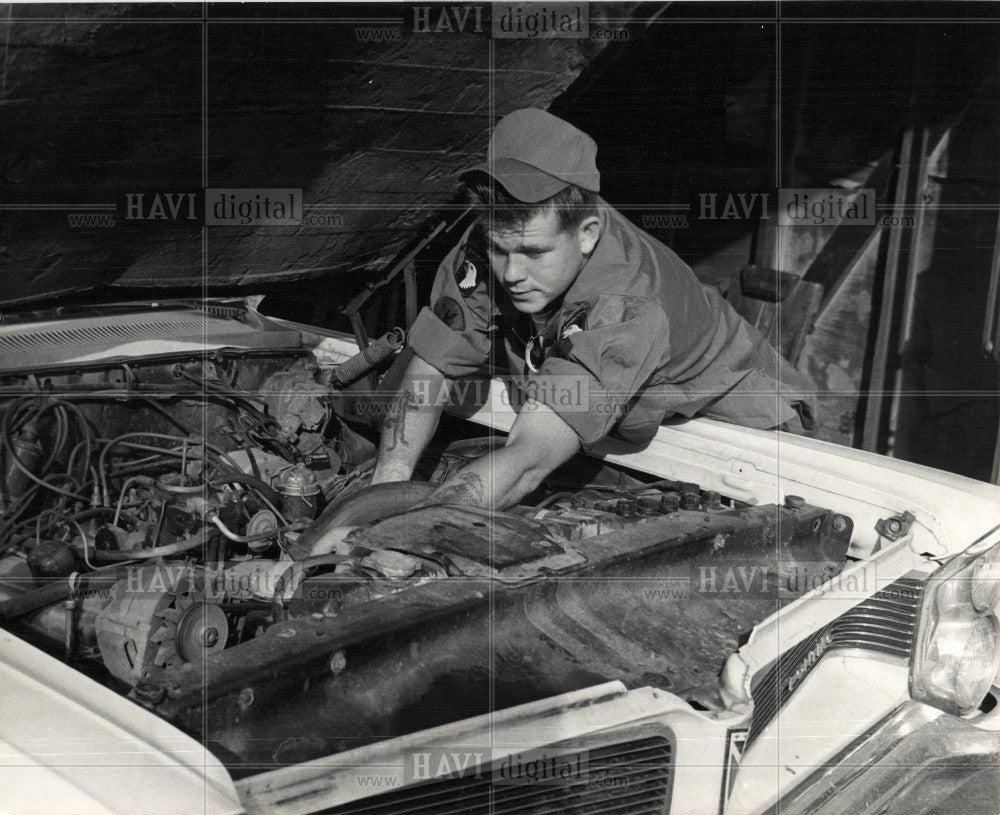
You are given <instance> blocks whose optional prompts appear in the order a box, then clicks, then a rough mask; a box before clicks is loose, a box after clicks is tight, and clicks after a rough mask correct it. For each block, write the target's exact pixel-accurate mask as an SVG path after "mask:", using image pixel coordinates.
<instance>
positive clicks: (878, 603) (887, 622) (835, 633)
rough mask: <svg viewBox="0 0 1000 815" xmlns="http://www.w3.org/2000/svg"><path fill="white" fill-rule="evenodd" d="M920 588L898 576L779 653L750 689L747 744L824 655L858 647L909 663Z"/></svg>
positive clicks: (921, 594) (919, 582)
mask: <svg viewBox="0 0 1000 815" xmlns="http://www.w3.org/2000/svg"><path fill="white" fill-rule="evenodd" d="M923 585H924V584H923V581H922V580H918V579H914V578H909V577H903V578H900V579H899V580H897V581H896V582H895V583H892V584H890V585H889V586H886V588H884V589H882V590H881V591H878V592H876V593H875V594H873V595H872V596H871V597H869V598H868V599H867V600H865V601H864V602H862V603H859V604H858V605H856V606H855V607H854V608H852V609H851V610H850V611H848V612H846V613H844V614H842V615H841V616H840V617H838V618H837V619H836V620H834V621H833V622H832V623H830V624H829V625H828V626H826V627H825V628H823V629H821V630H820V631H817V632H816V633H815V634H813V635H811V636H809V637H806V638H805V639H804V640H803V641H802V642H800V643H798V644H797V645H795V646H794V647H792V648H790V649H789V650H788V652H787V653H786V654H784V655H782V656H781V658H779V659H778V660H777V661H776V662H775V663H774V664H773V665H772V666H771V667H770V668H769V669H768V670H767V672H766V673H764V674H763V676H762V678H761V679H760V680H759V681H758V682H756V683H755V684H754V687H753V688H752V689H751V696H752V697H753V702H754V708H753V717H752V718H751V721H750V732H749V734H748V736H747V743H748V744H749V743H750V742H752V741H753V740H754V739H755V738H756V737H757V736H758V735H759V734H760V732H761V731H762V730H763V729H764V728H765V727H767V725H768V724H770V722H771V720H772V719H774V717H775V716H776V715H777V714H778V711H779V710H780V709H781V708H782V706H783V705H784V704H785V702H787V701H788V699H789V698H790V697H791V695H792V693H794V692H795V689H796V688H797V687H798V686H799V685H800V684H801V682H802V680H803V679H805V677H806V675H807V674H808V673H809V671H811V670H812V667H813V666H814V665H815V664H816V663H817V662H818V661H819V659H820V657H821V656H823V654H825V653H826V652H827V651H831V650H834V649H838V648H862V649H865V650H868V651H877V652H879V653H883V654H889V655H891V656H895V657H900V658H903V659H909V657H910V655H911V653H912V651H913V643H914V640H915V639H916V634H917V619H918V616H919V614H920V602H921V599H922V597H923Z"/></svg>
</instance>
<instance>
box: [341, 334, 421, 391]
mask: <svg viewBox="0 0 1000 815" xmlns="http://www.w3.org/2000/svg"><path fill="white" fill-rule="evenodd" d="M405 342H406V332H405V331H403V329H402V328H394V329H392V331H390V332H389V333H388V334H386V335H385V336H382V337H379V338H378V339H377V340H375V341H374V342H372V343H369V345H368V347H367V348H364V349H362V350H361V351H360V352H359V353H357V354H355V355H354V356H353V357H351V358H350V359H349V360H347V361H346V362H343V363H341V364H340V365H338V366H337V367H336V368H334V369H333V378H334V379H335V380H337V383H338V384H339V385H349V384H351V382H353V381H354V380H355V379H358V378H360V377H362V376H364V375H365V374H366V373H368V372H369V371H371V370H372V369H373V368H375V366H377V365H378V364H379V363H381V362H384V361H385V360H387V359H388V358H389V357H391V356H392V355H393V354H395V353H396V352H397V351H398V350H399V349H400V348H402V347H403V344H404V343H405Z"/></svg>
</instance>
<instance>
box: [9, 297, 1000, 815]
mask: <svg viewBox="0 0 1000 815" xmlns="http://www.w3.org/2000/svg"><path fill="white" fill-rule="evenodd" d="M363 344H364V348H363V349H362V348H360V347H359V341H358V338H357V337H355V336H352V335H350V334H348V333H344V332H340V331H335V330H331V329H326V328H318V327H314V326H307V325H303V324H300V323H297V322H294V321H291V320H288V319H282V318H279V317H275V316H265V315H263V314H262V313H261V312H260V311H258V310H257V309H256V308H255V301H254V300H251V299H235V298H230V299H223V298H217V299H202V300H197V301H185V300H159V301H156V302H153V301H141V302H139V301H137V302H125V303H116V304H112V305H107V306H102V307H101V308H100V309H91V308H88V307H85V306H79V307H77V308H65V307H63V308H58V309H56V308H47V307H45V305H44V304H36V305H34V306H33V307H32V309H31V310H30V311H27V310H25V311H21V312H18V311H16V310H11V311H9V313H6V314H5V319H4V321H3V324H2V325H0V400H2V401H0V408H2V415H3V419H2V441H0V443H2V445H3V453H4V456H3V467H4V469H3V481H2V482H0V488H2V496H0V502H2V511H3V516H2V518H3V522H2V527H0V536H2V538H0V542H2V546H3V550H2V551H3V554H2V557H0V618H2V623H3V630H2V631H0V638H2V643H3V647H2V652H0V666H2V671H3V680H4V693H3V697H2V698H3V702H2V705H3V708H2V710H3V713H2V715H0V741H2V744H3V746H4V749H3V761H2V770H0V773H2V777H3V780H4V783H3V786H2V789H3V792H2V793H0V795H2V797H3V801H2V804H0V808H2V809H3V810H4V811H10V812H17V813H35V812H38V813H42V812H45V813H48V812H52V811H65V812H74V813H84V812H86V813H91V812H94V813H98V812H100V813H112V812H113V813H129V815H135V813H147V812H148V813H154V812H171V813H174V812H186V811H194V810H196V809H197V810H198V811H201V812H204V813H206V815H208V813H212V814H213V815H216V814H218V815H222V813H272V812H274V813H279V812H280V813H302V814H303V815H304V814H305V813H330V814H331V815H332V814H333V813H349V812H365V813H369V812H383V813H404V812H407V813H408V812H422V813H449V812H456V813H457V812H506V813H541V812H573V813H579V812H595V813H596V812H616V813H626V812H628V813H639V812H643V813H646V812H649V813H652V812H657V813H670V814H671V815H681V814H682V813H692V814H694V813H697V814H698V815H703V814H704V813H725V815H730V814H734V815H735V813H765V812H776V811H778V810H779V809H780V811H782V812H784V813H789V812H849V811H860V810H861V809H862V808H864V809H873V810H877V811H882V812H904V811H905V812H913V811H922V812H939V811H948V810H949V808H951V809H954V810H955V811H958V810H961V811H963V812H969V813H971V812H984V813H985V812H997V811H998V807H1000V804H998V800H997V790H998V789H1000V777H998V776H1000V771H998V767H1000V763H998V760H1000V738H998V732H1000V711H998V710H997V704H996V703H997V696H998V693H1000V688H998V686H997V679H996V675H997V671H998V659H1000V641H998V640H1000V626H998V622H997V619H998V607H1000V580H998V578H1000V488H998V487H997V486H994V485H990V484H986V483H983V482H978V481H974V480H971V479H968V478H964V477H961V476H958V475H953V474H949V473H946V472H943V471H940V470H934V469H930V468H927V467H923V466H919V465H916V464H911V463H907V462H904V461H900V460H895V459H890V458H886V457H883V456H879V455H875V454H872V453H867V452H862V451H859V450H855V449H849V448H846V447H841V446H837V445H833V444H829V443H826V442H821V441H817V440H814V439H810V438H805V437H800V436H794V435H790V434H787V433H782V432H778V431H761V430H753V429H748V428H743V427H737V426H735V425H729V424H723V423H720V422H715V421H712V420H708V419H703V418H699V419H694V420H689V421H684V422H677V423H667V424H665V425H664V426H662V427H661V428H660V430H659V432H658V434H657V436H656V438H655V439H654V440H653V441H652V442H651V443H650V444H649V445H648V446H647V447H646V448H645V449H642V450H638V451H637V450H625V449H619V450H614V449H608V450H605V451H602V454H601V455H591V456H585V455H582V454H581V455H579V456H577V457H576V458H574V459H573V460H571V461H570V462H569V463H568V464H566V465H563V466H562V467H560V468H559V469H557V470H556V471H555V472H554V473H553V474H552V475H551V476H550V477H549V479H547V480H546V482H545V483H544V484H543V485H542V487H541V488H539V490H538V491H536V492H534V493H532V494H531V495H529V496H527V497H526V498H525V499H524V500H523V501H522V502H521V503H519V504H518V505H517V506H515V507H513V508H512V509H510V510H507V511H504V512H494V513H489V512H486V511H484V510H481V509H478V508H475V507H467V506H461V505H454V506H451V505H447V506H416V507H415V506H414V503H415V502H416V501H417V500H418V497H419V496H425V495H426V494H427V491H428V489H429V487H428V486H427V484H435V483H439V482H440V481H441V480H442V479H443V478H445V477H446V476H447V474H448V473H449V472H453V471H454V469H455V468H456V467H460V466H461V465H462V463H463V462H466V461H468V460H470V459H472V458H474V457H476V456H478V455H482V454H483V453H484V452H486V451H488V450H489V449H491V447H492V446H494V445H496V444H499V443H502V438H503V434H504V432H506V431H507V430H508V429H509V428H510V426H511V423H512V421H513V416H514V415H515V410H516V408H517V405H516V404H515V405H512V404H511V398H510V394H509V391H508V389H507V388H506V385H505V382H504V380H503V378H502V377H497V378H495V379H494V380H493V381H491V382H489V383H488V386H487V385H484V384H482V383H477V382H469V383H463V387H462V388H458V389H456V390H457V391H458V394H457V395H456V394H455V393H454V392H453V393H452V394H444V395H442V398H444V399H447V400H448V412H449V417H448V418H447V419H446V422H447V426H446V432H445V433H443V434H439V435H443V436H446V437H447V438H446V442H447V443H442V444H441V445H440V446H439V447H437V448H435V449H433V450H432V451H430V453H429V454H428V455H427V456H426V457H425V460H424V462H423V463H422V465H421V468H420V470H419V471H418V476H419V479H418V480H417V481H414V482H404V483H400V484H391V485H378V486H375V487H369V486H365V483H366V477H367V474H368V473H369V472H370V469H371V461H372V456H373V454H374V450H375V448H374V443H373V442H374V440H375V439H376V437H377V430H378V426H379V422H380V418H381V417H383V416H385V415H386V413H387V412H389V411H392V410H393V409H394V403H393V400H392V398H391V382H392V377H393V371H394V370H395V369H394V368H392V367H389V370H388V372H387V373H384V372H385V369H386V367H387V366H390V364H391V363H392V362H393V360H398V358H399V357H400V355H404V354H405V353H406V352H405V351H401V350H400V349H401V347H402V345H403V332H402V330H401V329H400V330H396V329H394V330H392V331H389V332H388V333H386V334H385V335H384V336H382V337H381V338H378V339H374V340H372V341H371V342H370V343H369V342H365V343H363ZM383 373H384V376H380V375H381V374H383ZM380 381H381V385H380V384H379V382H380ZM400 432H404V433H405V428H402V429H401V430H400ZM345 527H349V528H351V530H352V531H350V532H349V534H347V535H346V536H343V535H342V534H341V536H340V537H338V538H337V540H336V541H334V543H333V544H332V545H331V546H330V547H325V548H326V549H332V553H330V554H322V555H313V554H311V553H312V552H313V551H315V546H316V542H317V541H323V540H325V539H326V538H327V537H328V536H330V535H333V534H334V532H335V531H337V530H340V531H341V533H342V531H343V530H344V528H345ZM338 534H339V533H338ZM320 548H324V547H320Z"/></svg>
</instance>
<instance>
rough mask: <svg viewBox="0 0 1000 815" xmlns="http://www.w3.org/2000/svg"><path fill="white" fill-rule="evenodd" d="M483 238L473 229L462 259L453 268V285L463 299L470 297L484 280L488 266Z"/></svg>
mask: <svg viewBox="0 0 1000 815" xmlns="http://www.w3.org/2000/svg"><path fill="white" fill-rule="evenodd" d="M485 240H486V239H485V237H484V236H483V235H481V234H480V233H479V231H478V230H477V229H474V230H473V231H472V233H471V234H470V235H469V239H468V241H466V244H465V250H464V251H463V253H462V259H461V260H460V261H459V263H458V265H457V266H456V267H455V283H456V284H457V285H458V290H459V291H460V292H461V293H462V296H463V297H468V296H470V295H471V294H472V293H473V292H474V291H475V290H476V287H477V286H478V285H479V284H480V283H481V282H483V281H484V280H486V276H487V272H488V270H489V265H488V262H487V260H486V249H485Z"/></svg>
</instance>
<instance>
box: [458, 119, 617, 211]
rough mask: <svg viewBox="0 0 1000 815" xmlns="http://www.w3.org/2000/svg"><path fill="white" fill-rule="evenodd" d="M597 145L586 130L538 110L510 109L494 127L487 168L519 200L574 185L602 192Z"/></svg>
mask: <svg viewBox="0 0 1000 815" xmlns="http://www.w3.org/2000/svg"><path fill="white" fill-rule="evenodd" d="M596 158H597V143H596V142H595V141H594V140H593V139H592V138H590V136H588V135H587V134H586V133H584V132H583V131H582V130H578V129H577V128H575V127H573V125H571V124H570V123H569V122H564V121H563V120H562V119H559V118H557V117H555V116H553V115H552V114H551V113H547V112H545V111H544V110H539V109H537V108H521V109H520V110H515V111H514V112H512V113H508V114H507V115H506V116H504V117H503V118H502V119H501V120H500V121H499V122H497V125H496V127H495V128H494V129H493V135H492V136H491V137H490V144H489V151H488V153H487V160H486V162H485V163H483V164H477V165H476V166H475V167H470V168H469V169H468V170H466V171H465V172H464V173H463V175H464V174H465V173H471V172H484V173H489V174H490V175H491V176H493V178H495V179H496V180H497V181H498V182H499V183H500V184H501V185H502V186H503V188H504V189H506V190H507V192H509V193H510V194H511V195H513V196H514V197H515V198H516V199H518V200H519V201H524V202H525V203H526V204H537V203H538V202H539V201H544V200H545V199H546V198H551V197H552V196H553V195H555V194H556V193H557V192H559V191H560V190H561V189H563V188H564V187H566V186H567V185H568V184H575V185H576V186H577V187H581V188H583V189H585V190H590V191H591V192H600V189H601V174H600V173H599V172H598V170H597V163H596Z"/></svg>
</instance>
